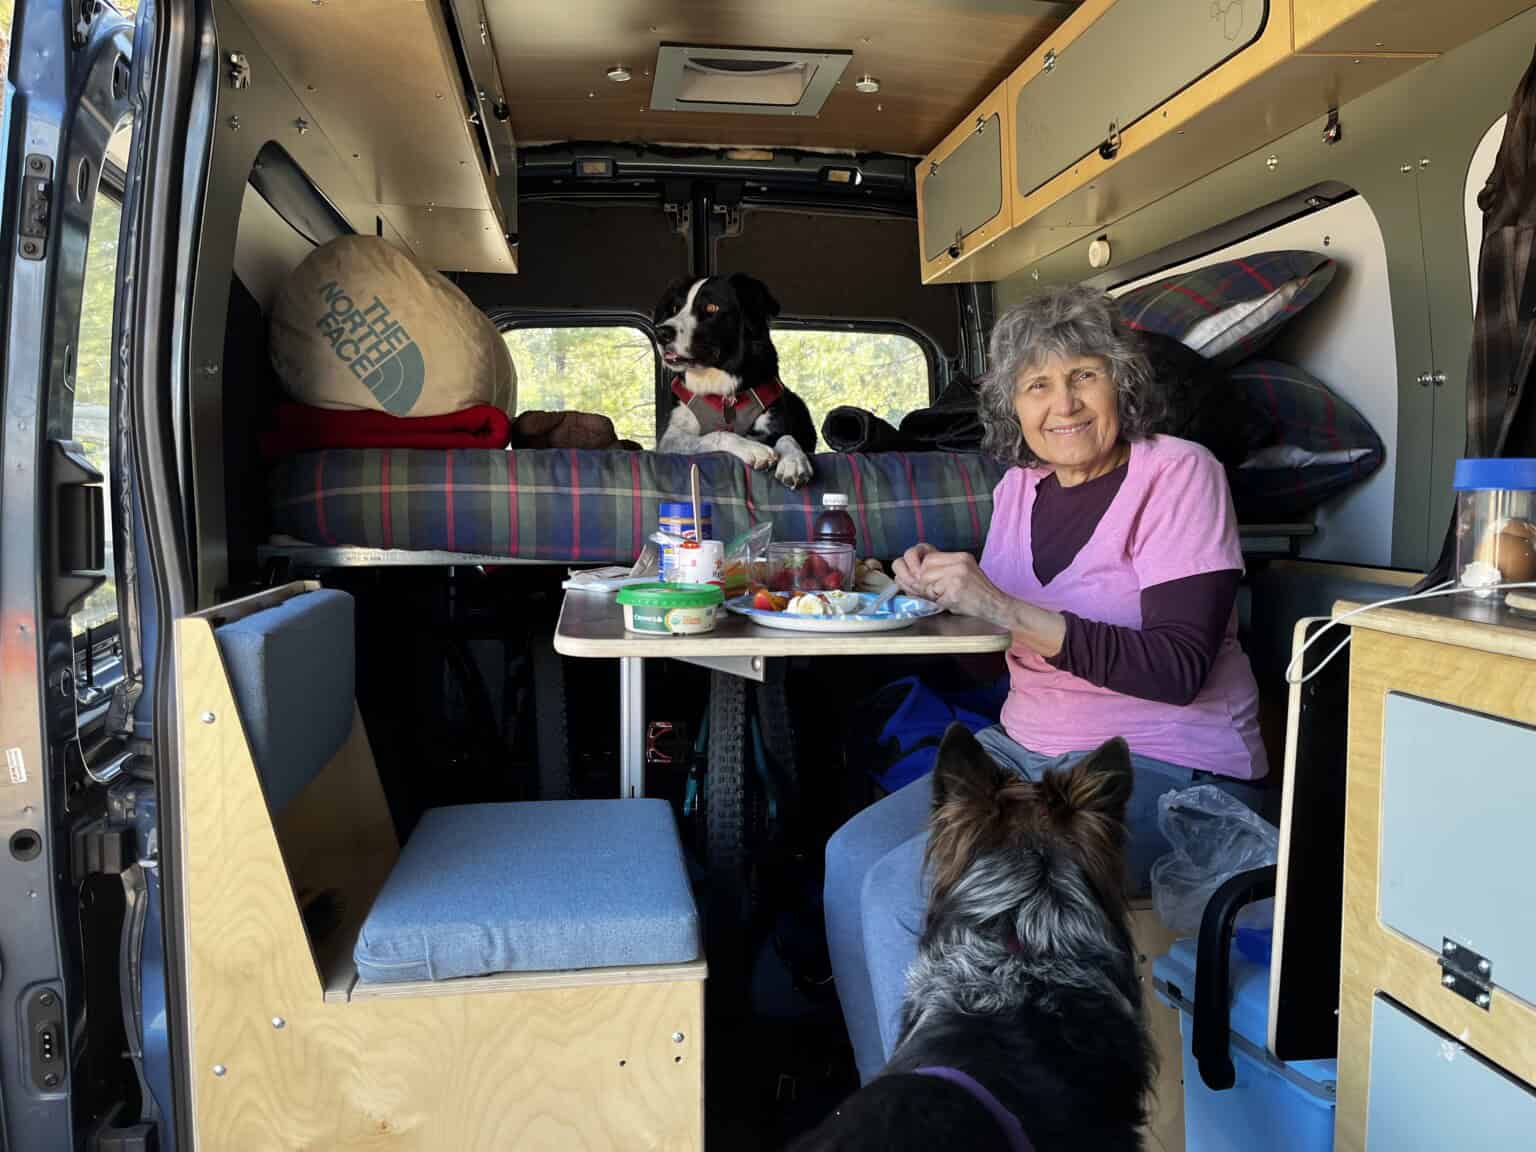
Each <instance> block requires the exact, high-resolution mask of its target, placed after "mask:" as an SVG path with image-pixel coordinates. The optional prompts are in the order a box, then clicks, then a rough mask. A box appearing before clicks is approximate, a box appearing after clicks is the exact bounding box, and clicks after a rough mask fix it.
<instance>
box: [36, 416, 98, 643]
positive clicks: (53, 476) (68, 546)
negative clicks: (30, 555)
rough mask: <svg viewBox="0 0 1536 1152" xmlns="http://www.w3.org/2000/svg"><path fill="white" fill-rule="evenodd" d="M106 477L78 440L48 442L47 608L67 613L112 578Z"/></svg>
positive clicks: (56, 613) (61, 613)
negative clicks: (77, 442) (109, 556)
mask: <svg viewBox="0 0 1536 1152" xmlns="http://www.w3.org/2000/svg"><path fill="white" fill-rule="evenodd" d="M106 569H107V518H106V501H105V498H104V494H103V492H102V476H101V473H100V472H99V471H97V469H96V467H95V465H93V464H92V463H91V462H90V460H88V459H87V458H86V455H85V452H84V450H83V449H82V448H81V447H80V445H79V444H76V443H74V442H73V441H70V440H50V441H49V442H48V568H47V574H48V610H49V612H50V613H51V614H52V615H54V616H68V615H70V614H71V613H72V612H74V610H75V609H76V608H77V607H78V606H79V605H80V604H81V602H82V601H84V600H85V598H86V597H87V596H89V595H90V594H91V593H92V592H94V591H96V589H97V588H99V587H101V586H102V585H103V584H105V583H106V580H107V571H106Z"/></svg>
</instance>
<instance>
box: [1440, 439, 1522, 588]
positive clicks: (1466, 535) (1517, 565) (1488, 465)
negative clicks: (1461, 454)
mask: <svg viewBox="0 0 1536 1152" xmlns="http://www.w3.org/2000/svg"><path fill="white" fill-rule="evenodd" d="M1455 488H1456V579H1457V582H1458V583H1459V584H1460V585H1461V586H1462V587H1463V588H1468V589H1471V590H1472V591H1474V592H1475V593H1476V594H1477V595H1479V596H1483V597H1489V596H1496V597H1497V598H1498V599H1499V600H1502V599H1503V598H1504V594H1503V592H1502V591H1498V590H1496V589H1495V585H1498V584H1523V583H1526V582H1528V581H1536V460H1532V459H1470V460H1458V461H1457V462H1456V479H1455Z"/></svg>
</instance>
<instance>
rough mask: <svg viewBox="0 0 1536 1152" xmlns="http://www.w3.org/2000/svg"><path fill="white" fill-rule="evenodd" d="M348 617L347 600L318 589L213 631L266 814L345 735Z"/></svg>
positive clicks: (292, 793) (349, 704)
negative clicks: (263, 792)
mask: <svg viewBox="0 0 1536 1152" xmlns="http://www.w3.org/2000/svg"><path fill="white" fill-rule="evenodd" d="M353 616H354V612H353V604H352V597H350V596H348V595H347V594H346V593H345V592H337V591H333V590H330V589H322V590H320V591H317V592H306V593H304V594H303V595H301V596H295V597H293V598H292V599H290V600H285V601H283V602H282V603H281V604H279V605H277V606H276V607H273V608H266V609H263V610H262V611H260V612H257V613H255V614H254V615H251V616H247V617H246V618H245V619H243V620H236V621H234V622H232V623H229V624H225V625H224V626H222V627H220V628H218V629H216V630H215V631H214V638H215V639H216V640H217V642H218V645H219V654H220V655H221V656H222V657H223V660H224V670H225V673H226V674H227V675H228V676H229V682H230V686H231V688H232V689H233V691H234V696H235V707H236V709H237V710H238V711H239V713H240V723H241V724H242V725H244V727H245V733H246V736H247V737H248V738H249V739H250V742H251V751H252V753H253V754H254V755H255V757H256V770H257V772H258V773H259V774H260V776H261V782H262V787H263V788H264V789H265V790H266V794H267V807H268V808H269V810H270V811H271V812H272V813H273V814H274V815H276V814H277V813H279V812H281V811H282V810H283V809H284V808H286V807H287V806H288V804H289V803H290V802H291V801H292V800H293V799H294V797H296V796H298V794H299V793H300V792H302V791H303V790H304V787H305V786H306V785H307V784H308V783H309V782H310V781H311V780H313V779H314V778H315V776H317V775H318V774H319V772H320V770H321V769H322V768H324V767H325V766H326V765H327V764H328V763H330V761H331V759H332V757H334V756H335V755H336V753H337V752H338V751H340V750H341V746H342V745H343V744H345V743H346V741H347V737H348V736H349V735H350V734H351V731H352V715H353V679H354V676H355V668H354V664H353V656H352V653H353V631H352V629H353Z"/></svg>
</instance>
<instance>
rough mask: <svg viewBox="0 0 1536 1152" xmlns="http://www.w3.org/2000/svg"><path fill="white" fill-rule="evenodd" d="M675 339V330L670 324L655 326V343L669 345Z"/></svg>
mask: <svg viewBox="0 0 1536 1152" xmlns="http://www.w3.org/2000/svg"><path fill="white" fill-rule="evenodd" d="M675 339H677V329H676V328H674V327H672V325H670V324H658V325H656V343H658V344H670V343H672V341H673V340H675Z"/></svg>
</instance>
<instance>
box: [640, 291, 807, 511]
mask: <svg viewBox="0 0 1536 1152" xmlns="http://www.w3.org/2000/svg"><path fill="white" fill-rule="evenodd" d="M778 314H779V302H778V301H777V300H775V299H774V298H773V294H772V293H771V292H769V291H768V286H767V285H766V284H764V283H763V282H762V281H761V280H758V279H756V278H754V277H752V276H746V275H742V274H741V273H736V274H734V275H731V276H709V277H706V278H705V279H703V280H694V279H683V280H678V281H676V282H675V283H673V285H672V286H671V287H670V288H668V289H667V291H666V294H665V295H663V296H662V298H661V302H660V303H659V304H657V306H656V316H655V321H656V343H657V344H658V345H660V347H661V358H662V362H663V363H664V364H665V365H666V366H667V370H668V371H670V372H674V373H678V374H679V375H678V376H674V377H673V380H672V394H673V396H674V398H675V399H676V404H675V405H674V406H673V408H672V411H671V414H670V415H669V417H668V419H667V430H666V431H665V432H664V433H662V436H661V441H660V443H658V444H657V445H656V450H657V451H658V452H669V453H676V454H678V455H683V456H697V455H699V454H700V453H704V452H729V453H731V454H732V455H733V456H735V457H737V458H738V459H739V460H741V461H742V462H743V463H745V464H747V465H748V466H749V467H752V468H756V469H758V470H759V471H762V470H765V469H768V468H772V469H773V474H774V475H775V476H776V477H778V479H779V480H780V481H781V482H782V483H784V484H786V485H788V486H789V487H790V488H798V487H800V486H801V485H802V484H805V483H806V482H807V481H809V480H810V478H811V460H810V458H811V455H812V454H813V453H814V452H815V451H816V425H815V423H814V422H813V421H812V420H811V412H810V409H808V408H807V407H806V406H805V401H803V400H801V399H800V397H798V396H796V395H795V394H794V393H793V392H791V391H790V390H789V389H788V388H786V387H784V384H783V382H782V381H781V380H780V379H779V354H778V351H777V350H776V349H775V348H774V346H773V337H772V335H771V334H770V333H769V330H768V321H769V320H770V319H771V318H772V317H774V316H777V315H778Z"/></svg>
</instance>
